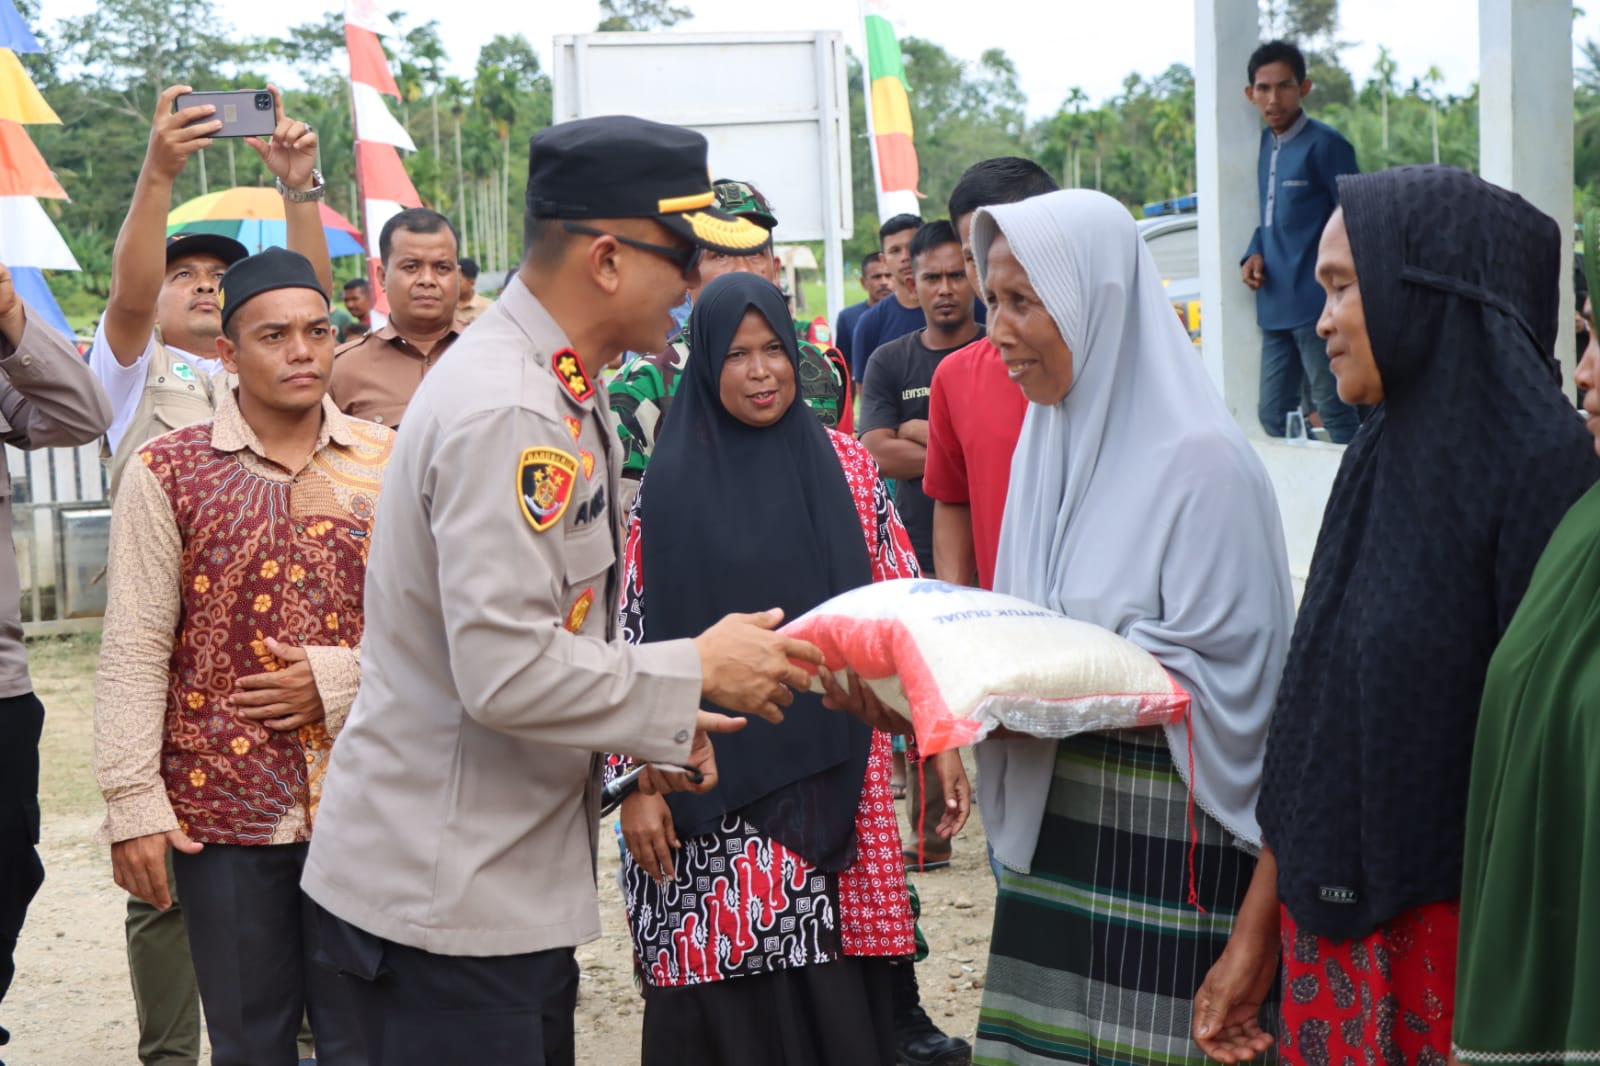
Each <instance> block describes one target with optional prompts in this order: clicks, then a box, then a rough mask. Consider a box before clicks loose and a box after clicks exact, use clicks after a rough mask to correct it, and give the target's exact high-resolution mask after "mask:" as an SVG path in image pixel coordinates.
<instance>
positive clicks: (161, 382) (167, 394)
mask: <svg viewBox="0 0 1600 1066" xmlns="http://www.w3.org/2000/svg"><path fill="white" fill-rule="evenodd" d="M152 399H153V401H154V402H153V404H152V406H151V414H152V415H153V416H154V418H155V420H156V421H157V422H159V423H161V425H163V426H165V427H166V428H167V429H169V430H171V429H183V428H185V427H187V426H192V425H194V424H195V423H196V422H204V421H205V420H206V419H208V418H210V417H211V415H212V410H211V397H210V396H209V395H208V394H207V393H206V390H205V388H204V386H202V385H201V384H200V383H199V382H196V381H185V380H184V379H183V378H181V377H178V376H176V375H171V374H164V375H162V376H160V377H158V378H157V379H156V384H155V389H154V391H153V393H152ZM162 432H164V431H162ZM157 435H159V434H158V433H152V434H151V436H157Z"/></svg>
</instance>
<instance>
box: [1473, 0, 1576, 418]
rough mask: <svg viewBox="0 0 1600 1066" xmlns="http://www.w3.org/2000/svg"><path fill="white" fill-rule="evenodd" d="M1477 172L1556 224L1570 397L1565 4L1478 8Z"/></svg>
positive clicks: (1549, 1)
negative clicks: (1559, 239)
mask: <svg viewBox="0 0 1600 1066" xmlns="http://www.w3.org/2000/svg"><path fill="white" fill-rule="evenodd" d="M1478 50H1479V65H1480V68H1481V69H1480V79H1479V90H1478V91H1479V99H1478V156H1479V166H1478V172H1479V173H1480V174H1482V175H1483V177H1484V178H1485V180H1488V181H1492V182H1494V183H1495V184H1496V185H1501V186H1504V187H1505V188H1508V189H1511V190H1513V191H1514V192H1517V193H1520V194H1521V195H1522V196H1523V197H1524V198H1525V199H1527V200H1528V202H1530V203H1532V204H1533V205H1534V206H1536V207H1538V208H1539V210H1541V211H1544V212H1545V213H1546V214H1548V215H1550V216H1551V217H1552V218H1554V219H1555V220H1556V221H1557V222H1559V223H1560V224H1561V316H1560V323H1561V333H1560V337H1559V339H1558V340H1557V341H1556V355H1557V357H1558V358H1559V360H1560V363H1561V371H1562V377H1563V379H1564V380H1565V381H1566V384H1567V392H1568V394H1569V395H1570V394H1571V393H1572V373H1573V350H1572V348H1573V332H1572V330H1573V325H1572V308H1573V305H1572V230H1573V196H1572V3H1571V0H1478Z"/></svg>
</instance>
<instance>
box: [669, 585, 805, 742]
mask: <svg viewBox="0 0 1600 1066" xmlns="http://www.w3.org/2000/svg"><path fill="white" fill-rule="evenodd" d="M782 621H783V611H781V610H779V609H778V608H776V607H774V608H773V609H772V610H770V611H762V612H761V613H760V614H730V615H728V616H727V617H726V618H724V619H723V620H722V621H720V622H718V623H717V624H716V625H714V626H712V627H711V628H710V629H708V630H706V631H705V632H704V633H701V634H700V635H699V636H698V637H695V638H694V645H695V648H696V649H698V650H699V652H700V678H701V681H700V692H701V694H702V695H704V696H705V698H706V699H708V700H710V701H711V702H712V703H715V704H716V705H717V706H719V707H726V708H727V709H728V710H730V711H736V712H738V713H740V714H753V715H756V716H758V717H761V718H765V719H766V720H767V721H769V722H774V723H776V722H781V721H783V708H785V707H787V706H789V704H790V703H792V702H794V693H793V692H792V691H790V690H791V689H804V688H805V687H806V686H807V685H809V684H810V683H811V672H810V671H807V670H806V669H805V668H804V667H802V666H799V665H797V663H812V664H814V665H817V666H821V665H822V651H821V650H820V649H819V648H817V647H816V645H814V644H810V643H808V642H806V641H804V640H796V639H794V638H793V637H786V636H784V635H783V634H781V633H774V632H772V631H773V630H774V629H777V628H778V626H779V624H780V623H782Z"/></svg>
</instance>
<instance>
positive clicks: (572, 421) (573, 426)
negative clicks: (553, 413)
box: [561, 415, 583, 440]
mask: <svg viewBox="0 0 1600 1066" xmlns="http://www.w3.org/2000/svg"><path fill="white" fill-rule="evenodd" d="M561 421H562V422H565V423H566V426H567V432H568V433H571V434H572V439H573V440H577V439H578V438H579V437H581V436H583V423H582V422H579V421H578V420H577V419H576V418H573V417H572V416H571V415H563V416H562V417H561Z"/></svg>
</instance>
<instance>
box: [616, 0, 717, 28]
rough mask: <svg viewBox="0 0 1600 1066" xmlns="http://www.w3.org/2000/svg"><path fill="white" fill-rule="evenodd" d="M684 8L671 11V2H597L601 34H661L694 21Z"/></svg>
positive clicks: (646, 0) (643, 0) (619, 0)
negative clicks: (687, 21)
mask: <svg viewBox="0 0 1600 1066" xmlns="http://www.w3.org/2000/svg"><path fill="white" fill-rule="evenodd" d="M693 17H694V12H693V11H690V10H689V9H688V8H686V7H674V6H673V5H672V3H671V0H600V25H598V26H596V27H595V29H597V30H599V31H600V32H601V33H614V32H617V31H623V30H633V31H635V32H637V31H640V30H661V29H666V28H667V27H669V26H676V25H677V24H678V23H680V22H682V21H683V20H684V19H688V18H693Z"/></svg>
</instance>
